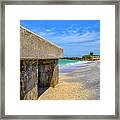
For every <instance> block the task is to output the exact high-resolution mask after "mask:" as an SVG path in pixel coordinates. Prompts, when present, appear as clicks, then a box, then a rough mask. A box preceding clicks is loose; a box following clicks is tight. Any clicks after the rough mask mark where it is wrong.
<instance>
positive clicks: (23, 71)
mask: <svg viewBox="0 0 120 120" xmlns="http://www.w3.org/2000/svg"><path fill="white" fill-rule="evenodd" d="M62 56H63V49H62V48H60V47H59V46H57V45H55V44H53V43H51V42H49V41H47V40H45V39H44V38H42V37H40V36H38V35H36V34H35V33H33V32H31V31H30V30H27V29H26V28H24V27H20V99H21V100H32V99H38V97H39V95H40V94H41V93H42V91H41V90H43V89H44V88H48V87H50V86H52V87H54V86H55V85H56V84H57V83H58V80H59V69H58V58H60V57H62ZM41 88H43V89H41Z"/></svg>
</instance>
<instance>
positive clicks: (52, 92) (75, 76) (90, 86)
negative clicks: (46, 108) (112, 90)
mask: <svg viewBox="0 0 120 120" xmlns="http://www.w3.org/2000/svg"><path fill="white" fill-rule="evenodd" d="M39 99H40V100H99V99H100V61H94V62H91V63H89V64H86V65H85V66H84V67H80V66H79V64H78V65H77V67H74V70H72V72H71V71H70V72H67V73H59V83H58V84H57V85H56V86H55V87H54V88H52V87H50V88H48V90H46V91H45V92H44V93H43V94H42V95H41V96H40V97H39Z"/></svg>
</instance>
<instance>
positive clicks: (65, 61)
mask: <svg viewBox="0 0 120 120" xmlns="http://www.w3.org/2000/svg"><path fill="white" fill-rule="evenodd" d="M78 61H79V60H68V59H59V60H58V64H59V65H66V64H70V63H76V62H78Z"/></svg>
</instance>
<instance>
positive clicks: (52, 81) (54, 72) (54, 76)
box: [38, 59, 59, 88]
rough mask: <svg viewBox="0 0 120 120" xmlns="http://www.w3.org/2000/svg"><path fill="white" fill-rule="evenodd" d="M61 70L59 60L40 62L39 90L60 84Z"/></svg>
mask: <svg viewBox="0 0 120 120" xmlns="http://www.w3.org/2000/svg"><path fill="white" fill-rule="evenodd" d="M58 79H59V70H58V60H57V59H45V60H38V86H39V88H44V87H50V86H51V87H54V86H55V85H56V84H57V83H58Z"/></svg>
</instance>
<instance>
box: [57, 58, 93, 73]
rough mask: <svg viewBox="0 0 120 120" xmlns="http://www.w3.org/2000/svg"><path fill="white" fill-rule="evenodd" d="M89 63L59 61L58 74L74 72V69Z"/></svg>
mask: <svg viewBox="0 0 120 120" xmlns="http://www.w3.org/2000/svg"><path fill="white" fill-rule="evenodd" d="M89 63H91V62H90V61H80V60H68V59H59V60H58V64H59V71H60V73H68V72H72V71H74V70H75V69H76V68H79V67H83V66H86V65H87V64H89Z"/></svg>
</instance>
